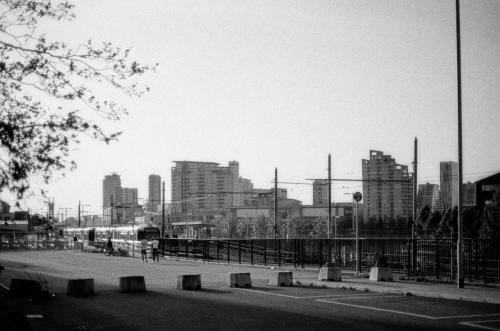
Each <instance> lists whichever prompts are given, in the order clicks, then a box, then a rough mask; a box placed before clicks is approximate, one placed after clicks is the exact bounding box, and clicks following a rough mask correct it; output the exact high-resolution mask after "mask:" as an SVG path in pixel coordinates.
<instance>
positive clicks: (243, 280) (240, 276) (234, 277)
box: [227, 272, 252, 287]
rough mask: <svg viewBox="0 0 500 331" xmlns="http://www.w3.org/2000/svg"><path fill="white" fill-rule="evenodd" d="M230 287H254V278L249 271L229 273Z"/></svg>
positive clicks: (228, 281)
mask: <svg viewBox="0 0 500 331" xmlns="http://www.w3.org/2000/svg"><path fill="white" fill-rule="evenodd" d="M227 286H229V287H252V278H251V277H250V273H249V272H235V273H230V274H228V275H227Z"/></svg>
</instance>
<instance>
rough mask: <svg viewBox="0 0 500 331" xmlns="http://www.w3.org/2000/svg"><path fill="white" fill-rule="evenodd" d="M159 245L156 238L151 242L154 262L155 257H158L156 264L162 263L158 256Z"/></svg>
mask: <svg viewBox="0 0 500 331" xmlns="http://www.w3.org/2000/svg"><path fill="white" fill-rule="evenodd" d="M158 245H160V242H159V241H158V239H156V238H155V239H153V241H152V242H151V248H152V251H153V262H155V256H156V262H160V258H159V256H158Z"/></svg>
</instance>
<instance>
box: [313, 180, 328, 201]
mask: <svg viewBox="0 0 500 331" xmlns="http://www.w3.org/2000/svg"><path fill="white" fill-rule="evenodd" d="M325 205H326V206H328V181H326V180H323V179H316V180H314V182H313V206H325Z"/></svg>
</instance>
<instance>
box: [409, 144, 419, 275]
mask: <svg viewBox="0 0 500 331" xmlns="http://www.w3.org/2000/svg"><path fill="white" fill-rule="evenodd" d="M417 144H418V142H417V137H415V140H414V143H413V204H412V205H413V208H412V209H413V212H412V214H413V222H412V224H411V239H412V255H411V266H412V268H413V271H415V266H416V262H417V245H416V242H415V222H416V221H417V217H418V212H417V178H418V176H417V172H418V171H417V170H418V162H417V146H418V145H417Z"/></svg>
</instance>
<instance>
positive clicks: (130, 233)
mask: <svg viewBox="0 0 500 331" xmlns="http://www.w3.org/2000/svg"><path fill="white" fill-rule="evenodd" d="M64 236H65V237H67V238H70V239H76V240H77V241H88V242H89V245H91V243H92V242H102V241H106V240H108V238H111V240H112V241H113V242H120V241H121V242H128V241H140V240H142V239H147V240H151V239H154V238H156V239H158V238H160V229H159V228H158V227H157V226H154V225H146V224H141V225H139V226H132V225H126V226H115V227H86V228H79V227H75V228H66V229H64Z"/></svg>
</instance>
